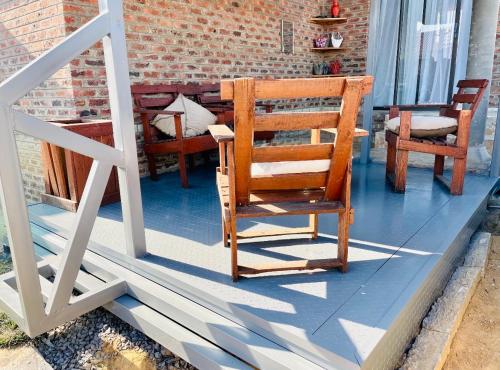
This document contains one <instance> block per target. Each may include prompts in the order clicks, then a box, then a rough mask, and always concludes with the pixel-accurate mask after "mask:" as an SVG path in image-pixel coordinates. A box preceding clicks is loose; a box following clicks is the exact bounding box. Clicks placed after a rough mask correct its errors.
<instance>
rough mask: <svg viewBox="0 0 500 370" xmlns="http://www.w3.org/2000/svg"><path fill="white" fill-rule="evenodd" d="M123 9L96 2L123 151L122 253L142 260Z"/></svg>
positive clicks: (143, 245) (105, 0)
mask: <svg viewBox="0 0 500 370" xmlns="http://www.w3.org/2000/svg"><path fill="white" fill-rule="evenodd" d="M122 6H123V5H122V2H121V1H116V0H99V8H100V11H101V12H105V13H109V15H110V17H109V19H108V20H109V26H108V27H109V29H110V33H109V35H108V36H107V37H104V39H103V47H104V59H105V62H106V76H107V80H108V91H109V103H110V106H111V117H112V120H113V135H114V140H115V147H116V148H117V149H119V150H121V151H123V153H124V159H125V167H123V168H119V169H118V179H119V182H120V195H121V201H122V214H123V224H124V230H125V252H126V253H127V254H128V255H129V256H132V257H142V256H143V255H144V254H146V236H145V234H144V216H143V210H142V199H141V187H140V181H139V164H138V159H137V143H136V137H135V125H134V115H133V109H132V94H131V91H130V77H129V69H128V55H127V44H126V42H125V25H124V20H123V9H122Z"/></svg>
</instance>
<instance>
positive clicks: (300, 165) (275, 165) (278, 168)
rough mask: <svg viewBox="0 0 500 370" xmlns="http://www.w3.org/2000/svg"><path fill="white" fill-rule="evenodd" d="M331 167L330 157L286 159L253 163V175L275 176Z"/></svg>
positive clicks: (320, 170)
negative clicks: (306, 159)
mask: <svg viewBox="0 0 500 370" xmlns="http://www.w3.org/2000/svg"><path fill="white" fill-rule="evenodd" d="M329 169H330V160H329V159H319V160H313V161H286V162H264V163H252V176H273V175H285V174H289V173H312V172H326V171H328V170H329Z"/></svg>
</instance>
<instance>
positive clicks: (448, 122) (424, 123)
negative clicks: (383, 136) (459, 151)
mask: <svg viewBox="0 0 500 370" xmlns="http://www.w3.org/2000/svg"><path fill="white" fill-rule="evenodd" d="M400 123H401V120H400V117H396V118H392V119H390V120H389V121H388V122H387V129H388V130H390V131H392V132H394V133H396V134H399V126H400ZM457 127H458V123H457V120H456V119H455V118H451V117H443V116H418V115H412V117H411V130H410V136H412V137H418V138H425V137H440V136H446V135H448V134H454V133H455V132H456V131H457Z"/></svg>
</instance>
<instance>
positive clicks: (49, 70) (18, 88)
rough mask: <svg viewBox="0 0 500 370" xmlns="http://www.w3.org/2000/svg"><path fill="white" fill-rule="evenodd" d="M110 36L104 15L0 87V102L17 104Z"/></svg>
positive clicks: (107, 20)
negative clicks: (35, 88)
mask: <svg viewBox="0 0 500 370" xmlns="http://www.w3.org/2000/svg"><path fill="white" fill-rule="evenodd" d="M117 2H118V1H117ZM108 32H109V14H107V13H106V12H103V13H101V14H99V15H98V16H97V17H95V18H94V19H92V20H91V21H89V22H88V23H87V24H85V25H84V26H83V27H81V28H80V29H78V30H77V31H75V32H74V33H73V34H71V35H70V36H69V37H68V38H66V39H64V40H63V41H61V42H60V43H59V44H57V45H56V46H54V47H53V48H52V49H50V50H48V51H46V52H45V53H43V54H42V55H40V56H39V57H38V58H36V59H35V60H34V61H32V62H31V63H29V64H27V65H26V66H25V67H23V68H21V69H20V70H19V71H17V72H16V73H15V74H14V75H12V76H11V77H9V78H7V79H6V80H4V81H3V82H2V83H0V102H2V103H4V104H7V105H11V104H13V103H15V102H16V101H17V100H18V99H20V98H22V97H23V96H24V95H26V94H27V93H28V92H29V91H30V90H31V89H33V88H34V87H37V86H38V85H40V84H41V83H42V82H43V81H45V80H47V79H48V78H50V77H51V76H52V75H53V74H54V73H56V72H57V71H58V70H59V69H61V68H62V67H64V66H65V65H66V64H68V63H69V62H71V60H73V59H74V58H75V57H77V56H78V55H80V54H81V53H82V52H84V51H85V50H87V49H88V48H90V47H91V46H92V45H94V44H95V43H96V42H97V41H99V40H100V39H101V38H103V37H104V36H105V35H106V34H108Z"/></svg>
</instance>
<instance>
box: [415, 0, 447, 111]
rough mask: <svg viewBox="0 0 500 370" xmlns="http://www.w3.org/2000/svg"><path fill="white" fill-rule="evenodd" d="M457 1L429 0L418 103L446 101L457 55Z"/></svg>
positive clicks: (424, 29) (424, 27)
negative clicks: (455, 43)
mask: <svg viewBox="0 0 500 370" xmlns="http://www.w3.org/2000/svg"><path fill="white" fill-rule="evenodd" d="M456 7H457V4H456V0H428V1H427V4H426V9H425V15H424V25H423V26H422V33H423V36H422V40H423V41H422V45H423V48H422V61H421V66H420V88H419V95H418V103H422V104H423V103H446V102H447V100H448V89H449V83H450V73H451V66H452V60H451V58H452V55H453V34H454V28H455V14H456Z"/></svg>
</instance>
